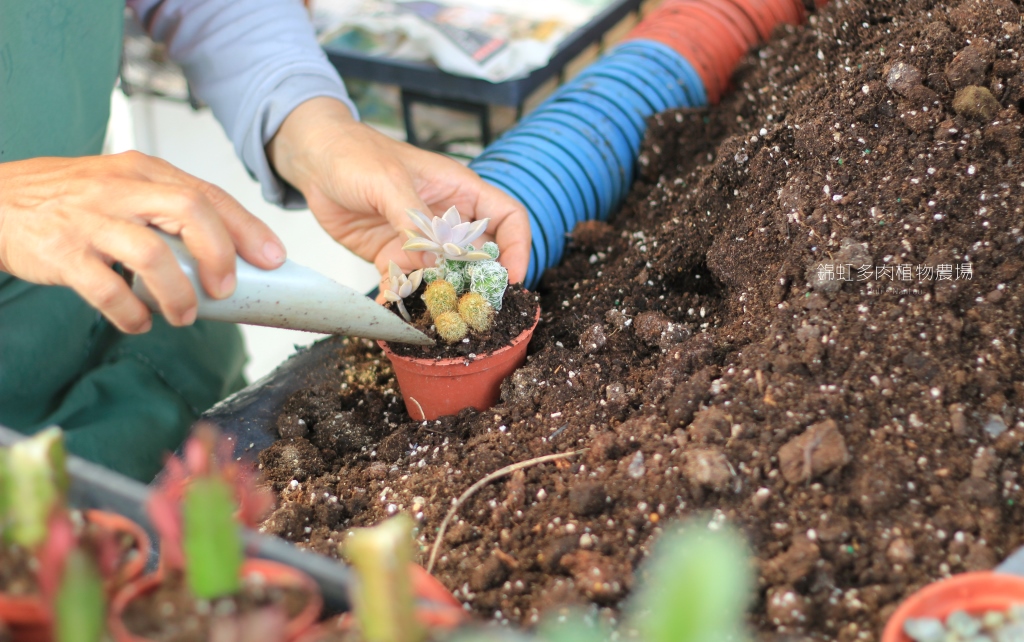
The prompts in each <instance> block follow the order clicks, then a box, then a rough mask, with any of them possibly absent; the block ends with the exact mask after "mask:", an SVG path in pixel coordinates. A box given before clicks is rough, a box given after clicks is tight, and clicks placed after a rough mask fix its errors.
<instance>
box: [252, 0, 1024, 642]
mask: <svg viewBox="0 0 1024 642" xmlns="http://www.w3.org/2000/svg"><path fill="white" fill-rule="evenodd" d="M1022 47H1024V35H1022V33H1021V20H1020V9H1019V6H1018V5H1017V4H1015V3H1013V2H1010V1H1009V0H962V1H959V2H958V1H955V0H954V1H950V2H946V3H942V2H935V1H932V0H888V1H884V0H878V1H868V0H848V1H843V2H835V3H832V4H830V5H828V6H827V7H825V8H824V9H822V10H821V11H820V12H819V13H818V14H817V15H815V16H813V17H812V18H811V20H810V23H809V24H808V25H807V26H805V27H802V28H787V29H782V30H780V31H779V32H778V34H777V37H776V38H775V39H774V40H773V41H772V42H771V43H770V44H769V45H768V46H766V47H764V48H762V49H761V50H759V51H757V52H755V53H753V54H752V55H751V56H750V57H748V59H747V60H746V61H745V63H744V65H743V66H742V68H741V69H740V70H739V71H738V72H737V75H736V77H735V78H734V83H735V91H734V92H733V93H732V94H730V95H728V96H727V97H726V98H725V100H724V102H723V103H722V104H721V105H719V106H718V107H716V108H714V109H712V110H710V111H707V112H687V111H676V112H667V113H664V114H660V115H658V116H656V117H655V118H653V119H652V121H651V129H650V131H649V133H648V136H647V139H646V141H645V143H644V150H643V154H642V156H641V158H640V165H639V167H640V176H639V179H638V181H637V182H636V184H635V185H634V187H633V190H632V192H631V194H630V196H629V199H628V202H627V203H626V205H625V206H624V207H623V208H622V210H621V211H620V212H619V213H617V214H616V215H615V216H614V217H613V218H612V220H611V221H610V223H608V224H604V223H589V224H586V225H584V226H581V227H580V228H577V230H576V231H575V232H574V234H573V240H572V244H571V247H570V248H569V251H568V252H567V254H566V257H565V260H564V262H563V264H562V265H561V266H560V267H558V268H556V269H554V270H551V271H549V272H548V274H547V275H546V276H545V278H544V281H543V283H542V285H541V287H540V288H539V293H540V295H541V306H542V309H543V310H544V312H543V315H542V319H541V323H540V325H539V327H538V329H537V332H536V334H535V336H534V338H533V341H532V343H531V346H530V356H529V360H528V362H527V364H526V365H525V366H524V367H523V368H521V369H520V370H519V371H518V372H517V373H515V374H514V375H513V376H512V377H511V378H510V380H509V381H507V382H506V384H505V387H504V390H503V392H504V396H503V400H502V403H501V404H500V405H498V406H497V407H495V408H493V409H492V410H490V411H487V412H483V413H475V412H472V411H466V412H464V413H462V414H461V415H459V416H458V417H446V418H443V419H441V420H438V421H435V422H428V423H421V422H414V421H411V420H410V419H409V418H408V416H407V415H406V414H405V412H404V410H403V409H402V408H401V402H400V400H397V398H396V397H395V395H396V394H397V387H396V384H395V382H394V379H393V377H392V375H391V372H390V368H389V367H388V364H387V362H386V361H385V360H383V359H382V358H381V356H380V353H379V352H378V351H376V350H374V349H373V348H372V347H371V346H368V345H367V344H364V343H359V342H353V343H350V344H349V345H348V347H347V348H346V351H345V353H344V354H340V355H339V361H338V364H339V365H338V374H339V384H338V386H341V385H342V384H343V383H344V384H345V385H346V386H347V387H346V388H344V389H342V390H341V392H342V394H341V395H340V396H339V395H338V394H337V392H338V389H340V388H336V389H335V390H333V391H327V392H325V393H324V394H325V395H327V397H325V398H324V401H323V403H324V404H325V405H330V406H331V407H332V408H336V409H340V410H338V412H340V413H345V412H353V413H356V414H358V413H359V412H362V410H360V409H361V408H364V407H367V408H368V407H369V406H370V404H374V405H373V409H374V410H373V412H375V413H377V414H376V416H375V418H373V417H370V416H369V415H367V416H360V419H359V422H360V425H362V426H365V430H364V431H363V432H361V433H360V434H361V435H362V437H361V439H363V440H364V441H363V442H362V443H363V444H364V445H362V446H360V447H358V448H348V447H346V448H343V449H341V450H339V451H331V450H330V449H329V448H330V446H329V444H328V447H327V448H325V447H324V445H323V443H324V442H321V445H319V446H315V445H312V444H310V443H309V442H307V441H306V440H305V439H304V438H301V437H299V438H294V439H293V441H292V442H288V443H285V444H284V445H281V444H279V445H277V446H275V447H273V448H271V449H270V451H268V452H265V453H264V459H263V461H264V463H265V465H264V472H266V473H267V475H268V477H269V479H270V481H271V483H272V484H273V485H274V487H275V488H276V489H278V490H279V491H280V499H281V502H280V507H279V508H278V510H277V511H276V512H275V513H274V514H273V515H272V516H271V517H270V519H269V520H268V521H267V522H266V524H265V526H264V528H265V529H266V530H267V531H269V532H273V533H277V534H279V535H281V536H284V537H287V538H288V539H291V540H293V541H296V542H300V543H302V544H304V545H306V546H308V547H310V548H313V549H315V550H318V551H321V552H324V553H327V554H335V551H336V544H337V542H338V541H340V539H341V538H342V537H343V536H344V532H345V530H346V529H347V528H349V527H352V526H361V525H370V524H375V523H378V522H379V521H381V520H382V519H384V518H386V517H388V516H389V515H391V514H393V513H395V512H398V511H409V512H411V513H412V514H413V515H414V516H415V518H416V519H417V520H418V522H419V524H420V531H419V534H418V538H419V541H420V543H421V544H422V546H421V549H420V551H419V559H420V561H422V562H425V561H426V559H427V556H428V555H429V547H430V546H431V545H432V544H433V543H434V539H435V534H436V532H437V528H438V526H439V524H440V522H441V520H442V519H443V518H444V516H445V514H446V513H447V511H448V510H449V508H450V507H451V505H452V499H453V498H454V497H457V496H458V495H459V494H461V493H462V492H463V491H464V490H465V489H466V488H468V487H469V486H470V485H471V484H473V483H474V482H475V481H477V480H478V479H480V478H482V477H484V476H485V475H487V474H488V473H490V472H492V471H494V470H496V469H498V468H500V467H502V466H505V465H508V464H511V463H514V462H518V461H523V460H526V459H529V458H532V457H536V456H539V455H545V454H549V453H554V452H566V451H572V450H576V449H579V448H586V449H587V451H586V452H585V453H584V454H583V455H581V456H578V457H575V458H571V459H567V460H562V461H559V462H556V463H549V464H544V465H540V466H535V467H532V468H529V469H527V470H525V471H522V472H520V473H517V474H515V475H512V476H510V477H508V478H505V479H503V480H499V481H497V482H494V483H492V484H490V485H488V486H486V487H484V488H483V489H481V490H480V491H479V492H478V493H477V494H476V495H474V496H473V498H472V499H470V500H469V501H467V502H466V503H465V504H464V505H463V506H462V508H461V509H460V513H459V519H457V520H455V521H454V523H453V524H452V525H451V528H450V529H449V531H448V534H447V535H446V537H445V541H444V542H443V546H442V549H441V556H440V557H439V560H438V564H437V567H436V569H435V572H436V574H437V575H438V577H439V578H440V579H441V580H442V581H443V582H444V583H445V584H446V585H447V586H448V587H449V588H451V589H453V591H454V592H455V594H456V596H457V597H458V598H459V599H461V600H463V601H464V602H466V603H468V604H469V605H470V606H471V607H472V609H473V610H474V611H475V612H476V613H477V614H478V615H479V616H481V617H484V618H493V619H496V620H498V621H502V622H504V621H508V622H511V623H516V624H519V623H525V624H529V623H531V622H535V621H536V619H537V617H538V614H539V613H541V612H543V611H547V610H549V609H551V608H553V607H555V606H556V605H558V604H563V603H574V602H577V603H578V602H591V603H596V604H597V605H599V607H602V608H603V607H612V608H613V607H615V606H616V605H617V604H618V603H619V602H620V601H621V600H622V599H623V598H624V597H625V596H626V595H627V593H628V591H629V588H630V586H631V582H632V574H633V571H634V570H635V569H636V568H637V566H638V565H639V564H640V563H641V562H642V561H643V560H644V558H645V557H646V556H647V554H648V552H649V551H650V549H651V545H652V543H653V541H654V540H655V539H656V538H657V536H658V534H659V533H660V532H661V530H662V529H663V528H664V525H665V523H666V522H667V521H669V520H670V519H673V518H680V517H687V516H700V519H704V520H708V521H711V520H725V521H727V522H731V523H733V524H736V525H738V526H739V527H740V528H741V529H742V531H743V532H744V533H745V534H746V535H747V537H748V538H749V541H750V543H751V546H752V547H753V550H754V552H755V554H756V557H757V571H758V573H757V574H758V579H757V588H758V591H757V597H756V600H755V603H754V605H753V610H752V616H751V624H752V627H753V628H754V630H755V631H756V632H757V634H758V638H759V639H763V640H780V641H781V640H808V639H813V640H842V641H843V642H850V641H853V640H877V639H878V636H879V634H880V631H881V628H882V626H883V624H884V623H885V621H886V619H887V618H888V616H889V615H890V614H891V613H892V611H893V610H894V609H895V608H896V606H897V604H898V603H899V602H900V601H901V600H902V599H903V598H904V597H905V596H907V595H908V594H910V593H911V592H913V591H914V590H916V589H917V588H919V587H921V586H923V585H924V584H927V583H929V582H931V581H933V580H936V579H939V578H942V577H945V576H947V575H949V574H951V573H958V572H961V571H967V570H977V569H987V568H991V567H992V566H994V565H995V564H996V563H997V562H998V561H999V560H1001V559H1003V558H1004V557H1005V556H1006V555H1008V554H1009V553H1010V552H1012V551H1013V550H1014V549H1015V548H1016V547H1017V546H1019V545H1021V544H1022V540H1024V513H1022V510H1021V501H1022V499H1024V496H1022V495H1024V494H1022V491H1021V486H1020V475H1021V474H1022V473H1024V469H1022V464H1024V455H1022V448H1024V422H1022V418H1024V417H1022V413H1024V359H1022V352H1021V344H1020V334H1021V332H1024V324H1022V312H1024V305H1022V296H1024V274H1022V267H1024V256H1022V249H1024V234H1022V229H1021V228H1022V227H1024V212H1022V207H1024V205H1022V198H1021V196H1022V194H1024V169H1022V167H1024V165H1022V164H1021V162H1020V158H1021V156H1020V152H1021V146H1022V137H1021V127H1022V125H1024V117H1022V116H1021V110H1022V109H1024V63H1022V61H1021V60H1020V56H1019V53H1018V52H1019V51H1020V50H1021V48H1022ZM926 108H927V109H926ZM968 270H969V271H968ZM830 274H831V278H829V275H830ZM968 277H969V278H968ZM328 399H329V401H328ZM385 413H386V414H385ZM362 422H365V423H362ZM288 448H293V449H294V451H295V452H294V453H293V454H294V455H295V456H294V457H286V456H282V454H281V451H282V450H285V449H288ZM300 453H309V455H308V457H306V456H303V455H301V454H300ZM310 462H312V463H310ZM293 479H294V480H296V481H295V483H294V484H293V483H291V482H292V480H293Z"/></svg>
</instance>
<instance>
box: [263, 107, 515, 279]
mask: <svg viewBox="0 0 1024 642" xmlns="http://www.w3.org/2000/svg"><path fill="white" fill-rule="evenodd" d="M267 152H268V155H269V157H270V159H271V163H272V164H273V165H274V167H275V168H276V170H277V172H278V174H280V175H281V177H282V178H284V179H285V180H286V181H288V182H289V183H291V184H292V185H294V186H295V187H296V188H297V189H298V190H299V191H300V192H302V193H303V195H305V197H306V202H307V203H308V204H309V208H310V209H311V210H312V211H313V214H314V216H316V218H317V220H318V221H319V222H320V225H321V226H322V227H323V228H324V229H325V230H326V231H327V233H328V234H330V235H331V236H332V237H334V239H335V240H337V241H338V242H339V243H341V244H342V245H344V246H345V247H347V248H348V249H350V250H352V251H353V252H355V253H356V254H357V255H359V256H360V257H362V258H363V259H365V260H367V261H372V262H373V263H374V264H375V265H376V266H377V270H378V271H379V272H380V273H381V275H382V278H383V277H386V275H387V270H388V264H389V262H390V261H394V262H395V263H397V264H398V265H399V267H401V268H402V270H403V271H404V272H409V271H411V270H415V269H419V268H421V267H426V266H427V265H428V262H427V261H425V260H424V256H423V253H421V252H417V253H415V254H409V253H406V252H404V251H403V250H402V244H403V243H404V242H405V241H406V240H407V237H406V236H405V234H404V233H403V232H402V230H404V229H414V228H413V224H412V222H411V221H410V220H409V216H408V215H407V214H406V210H407V209H410V208H411V209H416V210H420V211H421V212H423V213H424V214H427V215H428V216H430V215H431V213H433V214H438V215H440V214H442V213H443V212H444V211H445V210H447V209H448V208H449V207H451V206H453V205H454V206H455V207H456V208H458V210H459V213H460V214H461V215H462V217H463V220H479V219H484V218H490V219H491V223H490V225H489V226H488V228H487V234H485V235H484V236H483V237H482V240H484V241H488V240H493V241H496V242H497V244H498V247H500V248H501V259H500V260H501V263H502V264H503V265H504V266H505V267H506V268H507V269H508V272H509V281H511V282H513V283H515V282H518V281H522V280H523V279H524V278H526V269H527V267H528V265H529V260H530V224H529V219H528V218H527V214H526V210H525V208H524V207H523V206H522V204H521V203H519V202H518V201H516V200H515V199H513V198H512V197H511V196H508V195H507V194H505V192H503V191H501V190H500V189H498V188H496V187H494V186H492V185H489V184H487V183H485V182H484V181H483V179H481V178H480V177H479V176H477V175H476V173H475V172H473V171H472V170H470V169H468V168H466V167H463V166H462V165H460V164H459V163H457V162H456V161H454V160H452V159H450V158H446V157H444V156H441V155H440V154H434V153H432V152H427V151H424V150H421V149H417V148H416V147H413V146H412V145H409V144H407V143H403V142H399V141H396V140H393V139H391V138H388V137H387V136H385V135H383V134H381V133H379V132H377V131H375V130H373V129H372V128H370V127H368V126H366V125H363V124H361V123H359V122H357V121H356V120H355V119H354V118H353V117H352V115H351V114H350V113H349V111H348V109H347V108H346V107H345V106H344V105H343V104H342V103H341V102H339V101H337V100H334V99H331V98H314V99H313V100H309V101H307V102H305V103H303V104H301V105H299V107H298V108H296V109H295V110H294V111H292V113H291V114H289V116H288V118H286V119H285V121H284V123H283V124H282V125H281V128H280V129H279V130H278V132H277V135H276V136H275V137H274V138H273V139H272V140H271V141H270V143H269V144H268V145H267Z"/></svg>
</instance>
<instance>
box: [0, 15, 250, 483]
mask: <svg viewBox="0 0 1024 642" xmlns="http://www.w3.org/2000/svg"><path fill="white" fill-rule="evenodd" d="M123 16H124V0H31V1H25V0H0V162H7V161H16V160H23V159H26V158H34V157H38V156H66V157H75V156H88V155H95V154H99V153H100V151H101V149H102V146H103V139H104V134H105V131H106V125H107V119H108V117H109V112H110V92H111V90H112V89H113V85H114V81H115V79H116V77H117V70H118V64H119V60H120V55H121V38H122V28H123ZM3 189H4V186H3V185H0V190H3ZM244 362H245V354H244V349H243V345H242V337H241V334H240V333H239V332H238V328H237V327H235V326H233V325H228V324H223V323H211V322H204V321H199V322H197V323H196V324H195V325H193V326H192V327H189V328H172V327H171V326H169V325H168V324H167V323H166V322H165V321H164V320H163V318H162V317H160V316H155V317H154V319H153V329H152V330H151V331H150V332H148V333H146V334H144V335H138V336H131V335H125V334H121V333H120V332H118V331H117V330H116V329H115V328H114V327H113V326H111V325H110V324H109V323H108V322H107V321H106V320H105V319H104V318H103V317H102V316H101V315H99V314H98V313H97V312H96V311H95V310H94V309H92V308H91V307H89V305H88V304H86V303H85V301H83V300H82V299H81V298H80V297H79V296H78V295H76V294H75V293H74V292H72V291H71V290H70V289H67V288H61V287H44V286H37V285H32V284H29V283H26V282H24V281H21V280H18V279H16V278H14V277H12V276H10V275H8V274H5V273H2V272H0V424H4V425H7V426H9V427H11V428H14V429H17V430H20V431H22V432H26V433H31V432H34V431H37V430H39V429H41V428H44V427H46V426H49V425H53V424H56V425H59V426H61V427H62V428H64V429H65V430H66V431H67V442H68V447H69V449H70V450H71V452H73V453H75V454H78V455H80V456H82V457H85V458H87V459H90V460H92V461H95V462H98V463H100V464H103V465H104V466H107V467H109V468H112V469H114V470H117V471H119V472H122V473H124V474H126V475H129V476H131V477H134V478H136V479H140V480H143V481H149V480H150V479H152V477H153V475H155V474H156V472H157V471H158V470H159V469H160V467H161V465H162V463H163V458H164V457H165V455H166V454H167V453H168V452H170V451H172V450H174V449H175V448H177V446H178V445H179V444H180V443H181V441H182V439H183V438H184V436H185V434H186V433H187V431H188V427H189V426H190V425H191V423H192V422H194V421H195V420H196V418H197V417H198V416H199V413H201V412H202V411H204V410H206V409H207V408H209V407H210V406H211V405H213V404H214V403H216V402H217V401H218V400H220V399H222V398H223V397H224V396H226V395H227V394H229V393H231V392H234V391H235V390H238V389H239V388H241V386H242V385H243V384H244V381H243V378H242V374H241V372H242V365H243V364H244Z"/></svg>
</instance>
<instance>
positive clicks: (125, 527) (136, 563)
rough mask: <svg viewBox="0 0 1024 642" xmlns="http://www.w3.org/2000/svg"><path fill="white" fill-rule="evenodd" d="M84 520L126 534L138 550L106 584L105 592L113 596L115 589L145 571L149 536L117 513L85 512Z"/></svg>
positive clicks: (147, 559)
mask: <svg viewBox="0 0 1024 642" xmlns="http://www.w3.org/2000/svg"><path fill="white" fill-rule="evenodd" d="M85 519H86V521H87V522H89V523H91V524H96V525H97V526H99V527H101V528H105V529H106V530H109V531H113V532H115V533H127V534H128V535H131V536H132V538H134V539H135V547H136V549H137V550H138V554H137V555H135V557H134V558H133V559H129V560H128V561H127V562H125V564H124V565H123V566H122V567H121V568H120V569H119V570H118V572H117V576H116V577H114V578H113V580H111V581H110V582H108V583H107V591H108V592H109V593H110V594H111V595H113V594H114V593H115V592H116V591H117V589H119V588H121V587H122V586H124V585H125V584H127V583H129V582H131V581H134V580H136V579H138V578H139V577H141V576H142V572H143V571H145V570H146V563H147V562H148V561H149V551H150V542H149V535H147V534H146V531H145V530H144V529H143V528H142V527H141V526H139V525H138V524H136V523H135V522H133V521H132V520H130V519H128V518H127V517H125V516H123V515H118V514H117V513H109V512H107V511H102V510H87V511H85Z"/></svg>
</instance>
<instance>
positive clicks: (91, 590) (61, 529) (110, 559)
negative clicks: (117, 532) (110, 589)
mask: <svg viewBox="0 0 1024 642" xmlns="http://www.w3.org/2000/svg"><path fill="white" fill-rule="evenodd" d="M75 531H76V529H75V526H74V525H73V524H72V521H71V519H70V517H69V516H68V514H67V513H65V512H62V511H57V512H55V513H54V515H53V517H52V518H51V519H50V521H49V534H48V536H47V539H46V541H45V542H44V544H43V547H42V549H41V550H40V552H39V556H38V559H39V585H40V589H41V590H42V593H43V595H44V596H45V597H46V599H47V602H48V603H49V604H50V609H51V612H52V614H53V623H54V631H53V635H54V640H56V642H100V641H101V640H103V639H104V634H105V632H106V620H107V592H106V591H107V586H108V585H109V582H110V581H111V579H112V578H113V577H114V576H115V575H116V573H117V565H118V549H117V544H116V542H115V541H114V538H113V535H112V534H110V533H104V534H99V535H98V536H97V537H96V538H95V539H94V540H93V541H92V542H91V543H90V546H88V547H87V546H84V545H83V543H82V542H81V540H80V539H79V538H78V536H77V535H76V532H75Z"/></svg>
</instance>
